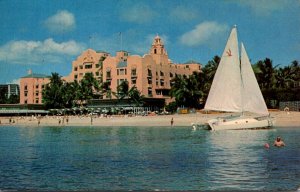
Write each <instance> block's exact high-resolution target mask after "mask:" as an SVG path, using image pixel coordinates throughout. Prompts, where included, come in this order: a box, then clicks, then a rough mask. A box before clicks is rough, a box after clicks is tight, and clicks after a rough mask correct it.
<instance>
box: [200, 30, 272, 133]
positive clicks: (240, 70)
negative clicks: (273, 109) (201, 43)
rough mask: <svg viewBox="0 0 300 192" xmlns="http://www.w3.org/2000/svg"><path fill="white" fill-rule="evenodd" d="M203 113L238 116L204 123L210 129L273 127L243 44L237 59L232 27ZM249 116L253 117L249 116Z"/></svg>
mask: <svg viewBox="0 0 300 192" xmlns="http://www.w3.org/2000/svg"><path fill="white" fill-rule="evenodd" d="M204 110H213V111H222V112H235V113H239V115H238V116H229V117H218V118H215V119H210V120H208V122H207V123H208V124H209V127H210V129H211V130H229V129H256V128H268V127H271V126H273V123H274V118H271V117H270V114H269V112H268V109H267V106H266V103H265V100H264V98H263V96H262V93H261V90H260V88H259V86H258V83H257V80H256V78H255V75H254V72H253V70H252V67H251V64H250V61H249V58H248V55H247V53H246V50H245V47H244V45H243V44H241V59H240V57H239V47H238V38H237V29H236V27H234V28H233V29H232V31H231V33H230V36H229V39H228V41H227V44H226V46H225V50H224V52H223V55H222V57H221V61H220V63H219V66H218V69H217V71H216V74H215V76H214V80H213V83H212V86H211V88H210V91H209V95H208V98H207V101H206V103H205V107H204ZM246 113H247V114H248V115H246ZM250 113H251V114H255V115H256V116H253V115H249V114H250Z"/></svg>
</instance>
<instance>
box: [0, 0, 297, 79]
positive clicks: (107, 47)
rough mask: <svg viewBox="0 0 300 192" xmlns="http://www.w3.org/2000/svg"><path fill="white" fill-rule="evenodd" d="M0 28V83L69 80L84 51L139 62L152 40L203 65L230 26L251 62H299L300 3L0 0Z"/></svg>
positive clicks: (180, 59)
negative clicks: (123, 53)
mask: <svg viewBox="0 0 300 192" xmlns="http://www.w3.org/2000/svg"><path fill="white" fill-rule="evenodd" d="M0 23H1V25H0V83H14V82H18V79H19V78H20V77H22V76H25V75H26V74H27V70H28V69H32V70H33V72H35V73H42V74H49V75H50V74H51V72H58V73H59V74H60V75H62V76H65V75H68V74H69V73H70V72H71V63H72V61H73V60H75V59H76V58H77V57H78V56H79V55H80V53H81V52H82V51H84V50H86V49H87V48H93V49H95V50H104V51H106V52H109V53H110V54H111V55H113V56H114V55H115V52H116V51H118V50H121V49H124V50H127V51H129V52H130V53H131V55H136V54H137V55H141V56H142V55H144V54H145V53H148V51H149V49H150V46H151V43H152V40H153V38H154V36H155V35H156V34H158V35H159V36H161V37H162V39H163V41H164V43H165V47H166V49H167V52H168V55H169V58H170V59H171V60H172V61H173V62H174V63H184V62H186V61H188V60H191V59H193V60H196V61H198V62H200V63H202V64H206V63H207V61H209V60H211V59H212V58H213V56H215V55H221V54H222V52H223V49H224V47H225V43H226V41H227V37H228V35H229V33H230V30H231V28H232V26H233V25H235V24H236V25H237V26H238V38H239V41H242V42H243V43H244V45H245V47H246V50H247V52H248V55H249V57H250V59H251V61H252V63H255V62H257V61H258V60H262V59H265V58H266V57H268V58H271V59H272V60H273V64H274V65H277V64H280V65H281V66H285V65H289V64H290V63H291V62H292V61H293V60H298V61H300V0H251V1H249V0H224V1H223V0H209V1H208V0H88V1H86V0H63V1H61V0H51V1H49V0H1V1H0ZM120 32H121V33H122V43H121V38H120V35H119V34H120Z"/></svg>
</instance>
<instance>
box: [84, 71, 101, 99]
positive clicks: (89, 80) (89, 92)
mask: <svg viewBox="0 0 300 192" xmlns="http://www.w3.org/2000/svg"><path fill="white" fill-rule="evenodd" d="M80 87H81V94H82V97H81V99H82V100H83V101H87V100H89V99H94V98H95V97H96V95H95V94H94V93H95V92H97V91H99V89H100V87H99V83H98V81H97V80H96V79H95V78H94V76H93V73H86V74H85V75H84V77H83V79H82V80H81V81H80Z"/></svg>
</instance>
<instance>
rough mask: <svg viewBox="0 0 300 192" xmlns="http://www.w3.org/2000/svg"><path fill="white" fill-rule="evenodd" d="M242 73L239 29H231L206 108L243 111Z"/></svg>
mask: <svg viewBox="0 0 300 192" xmlns="http://www.w3.org/2000/svg"><path fill="white" fill-rule="evenodd" d="M241 93H242V92H241V73H240V61H239V50H238V39H237V29H236V27H234V28H233V29H232V30H231V33H230V35H229V38H228V41H227V44H226V46H225V50H224V52H223V55H222V57H221V61H220V63H219V66H218V69H217V71H216V74H215V76H214V80H213V83H212V86H211V88H210V91H209V95H208V98H207V101H206V103H205V107H204V109H206V110H217V111H229V112H241V111H242V98H241V97H242V96H241V95H242V94H241Z"/></svg>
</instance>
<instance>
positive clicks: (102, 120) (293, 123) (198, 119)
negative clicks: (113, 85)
mask: <svg viewBox="0 0 300 192" xmlns="http://www.w3.org/2000/svg"><path fill="white" fill-rule="evenodd" d="M221 115H224V116H225V115H228V114H221ZM216 116H220V114H203V113H195V114H173V115H154V116H132V117H130V116H127V115H123V116H109V117H101V116H93V117H92V118H91V117H90V116H68V117H66V116H65V117H63V116H45V117H15V116H14V117H0V121H1V125H19V126H157V127H162V126H170V125H171V118H173V119H174V126H191V124H192V123H199V124H205V123H206V122H207V120H208V119H211V118H213V117H216ZM271 116H272V117H275V118H276V123H275V127H300V112H288V113H287V112H284V111H272V112H271ZM10 120H11V123H10V122H9V121H10ZM1 125H0V126H1Z"/></svg>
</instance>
